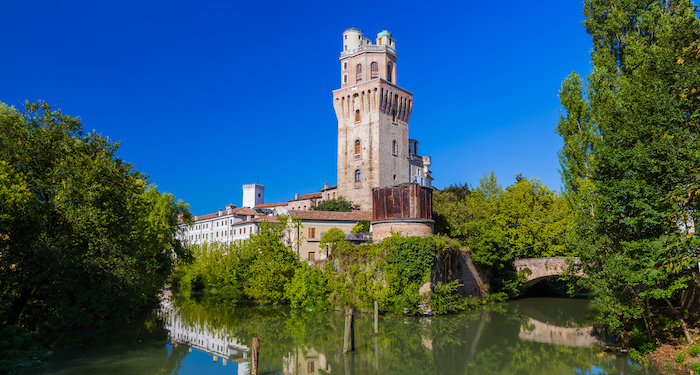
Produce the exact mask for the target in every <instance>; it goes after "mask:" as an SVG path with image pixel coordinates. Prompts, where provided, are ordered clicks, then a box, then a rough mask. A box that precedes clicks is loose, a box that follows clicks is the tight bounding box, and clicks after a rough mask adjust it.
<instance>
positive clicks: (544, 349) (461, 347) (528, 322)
mask: <svg viewBox="0 0 700 375" xmlns="http://www.w3.org/2000/svg"><path fill="white" fill-rule="evenodd" d="M586 311H587V301H585V300H570V299H569V300H567V299H563V300H552V299H535V298H532V299H523V300H518V301H511V302H508V303H504V304H499V305H495V306H491V307H489V308H487V309H483V310H480V311H473V312H468V313H463V314H460V315H453V316H441V317H430V318H410V317H402V316H387V317H384V318H380V333H379V335H375V334H374V326H373V318H372V316H370V315H362V314H359V315H357V316H356V326H355V327H356V328H355V340H356V345H355V348H356V350H355V352H354V353H351V354H342V353H341V351H342V347H343V329H344V314H343V313H342V312H318V311H301V310H292V309H290V308H286V307H270V306H267V307H246V306H240V305H236V304H234V303H232V302H227V301H219V300H214V299H204V300H201V301H197V300H193V299H185V298H174V299H172V301H171V300H165V301H164V304H163V306H162V308H161V309H160V311H159V312H158V314H157V317H158V318H159V319H156V318H155V317H152V318H150V320H147V321H146V322H147V323H148V324H147V326H148V327H150V328H149V329H146V330H144V329H143V327H141V328H140V332H141V335H140V336H139V335H136V336H134V335H133V334H132V336H128V335H129V334H128V332H127V331H126V330H112V331H117V332H112V333H111V335H112V336H108V335H105V336H104V337H103V338H102V340H103V341H104V343H105V344H106V343H107V342H109V343H111V345H104V346H102V347H101V346H99V345H83V346H82V348H83V349H81V350H82V351H83V355H82V356H81V357H80V358H79V359H77V360H76V359H72V360H66V361H63V362H62V363H61V364H60V365H54V366H53V368H52V369H51V373H65V374H88V373H90V374H92V373H101V374H105V373H114V374H119V375H125V374H131V373H133V374H180V375H184V374H199V373H208V374H216V373H221V374H238V375H243V374H248V373H249V372H250V357H251V356H250V353H249V345H250V343H251V341H252V339H253V337H258V338H259V339H260V348H261V351H260V360H259V367H258V369H259V370H258V371H259V373H265V374H284V375H287V374H299V375H301V374H314V375H316V374H319V375H320V374H342V375H355V374H357V375H360V374H430V375H442V374H514V373H516V374H656V373H657V372H655V371H653V370H650V369H647V368H643V367H641V366H639V365H637V364H635V363H632V362H631V361H629V360H628V359H627V358H626V357H616V356H613V355H609V354H606V353H603V352H602V348H601V346H599V345H598V344H597V342H596V341H595V339H594V338H593V337H592V336H591V334H590V327H587V326H586V318H585V312H586ZM158 321H160V322H162V325H159V324H157V322H158ZM149 322H150V323H149ZM125 334H126V335H127V337H130V338H128V339H126V341H124V340H125V339H124V338H123V337H122V338H120V337H121V336H119V335H125ZM110 337H111V338H110ZM115 342H116V343H119V342H128V343H129V344H128V345H114V343H115Z"/></svg>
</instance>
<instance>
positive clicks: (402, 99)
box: [333, 29, 413, 210]
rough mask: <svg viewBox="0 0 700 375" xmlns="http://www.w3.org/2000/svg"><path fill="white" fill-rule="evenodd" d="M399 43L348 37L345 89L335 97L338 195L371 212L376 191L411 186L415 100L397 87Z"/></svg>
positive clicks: (384, 37) (382, 36) (351, 33)
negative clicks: (410, 136)
mask: <svg viewBox="0 0 700 375" xmlns="http://www.w3.org/2000/svg"><path fill="white" fill-rule="evenodd" d="M397 57H398V55H397V54H396V42H395V41H394V39H393V38H392V36H391V33H390V32H388V31H382V32H380V33H379V34H377V39H376V41H375V44H373V43H372V42H371V41H370V40H369V39H367V38H365V37H364V36H363V35H362V32H361V31H360V30H358V29H347V30H345V32H344V33H343V51H342V52H341V53H340V70H341V81H340V82H341V85H340V89H337V90H335V91H333V106H334V108H335V114H336V117H337V118H338V193H339V195H341V196H344V197H345V198H346V199H348V200H350V201H352V202H354V203H355V204H358V205H359V206H360V209H362V210H371V209H372V189H373V188H376V187H382V186H391V185H396V184H400V183H405V182H409V155H408V120H409V117H410V115H411V110H412V107H413V94H411V93H410V92H408V91H406V90H404V89H402V88H400V87H398V86H397V85H396V59H397Z"/></svg>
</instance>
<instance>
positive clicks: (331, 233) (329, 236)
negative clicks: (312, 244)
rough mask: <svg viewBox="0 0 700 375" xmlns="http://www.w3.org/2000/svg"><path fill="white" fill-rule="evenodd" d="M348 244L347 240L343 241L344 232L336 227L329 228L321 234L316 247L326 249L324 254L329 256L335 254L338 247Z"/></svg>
mask: <svg viewBox="0 0 700 375" xmlns="http://www.w3.org/2000/svg"><path fill="white" fill-rule="evenodd" d="M348 245H349V244H348V243H347V241H345V233H343V231H342V230H340V229H338V228H331V229H329V230H328V232H326V233H324V234H323V236H321V242H320V243H319V244H318V247H320V248H322V249H326V256H327V257H330V256H332V254H335V251H336V250H337V249H338V247H342V248H345V247H347V246H348Z"/></svg>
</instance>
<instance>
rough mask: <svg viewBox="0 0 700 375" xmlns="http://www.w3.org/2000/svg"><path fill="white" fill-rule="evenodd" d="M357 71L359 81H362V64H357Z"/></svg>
mask: <svg viewBox="0 0 700 375" xmlns="http://www.w3.org/2000/svg"><path fill="white" fill-rule="evenodd" d="M355 73H357V74H356V75H357V82H361V81H362V64H357V67H356V68H355Z"/></svg>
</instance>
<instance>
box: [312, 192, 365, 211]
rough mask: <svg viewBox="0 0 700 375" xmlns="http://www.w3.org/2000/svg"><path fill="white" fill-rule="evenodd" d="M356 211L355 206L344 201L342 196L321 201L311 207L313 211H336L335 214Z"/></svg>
mask: <svg viewBox="0 0 700 375" xmlns="http://www.w3.org/2000/svg"><path fill="white" fill-rule="evenodd" d="M355 209H357V205H356V204H354V203H352V202H350V201H347V200H345V198H343V197H342V196H339V197H338V198H335V199H328V200H323V201H321V203H319V204H317V205H316V206H312V207H311V210H313V211H337V212H350V211H353V210H355Z"/></svg>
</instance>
